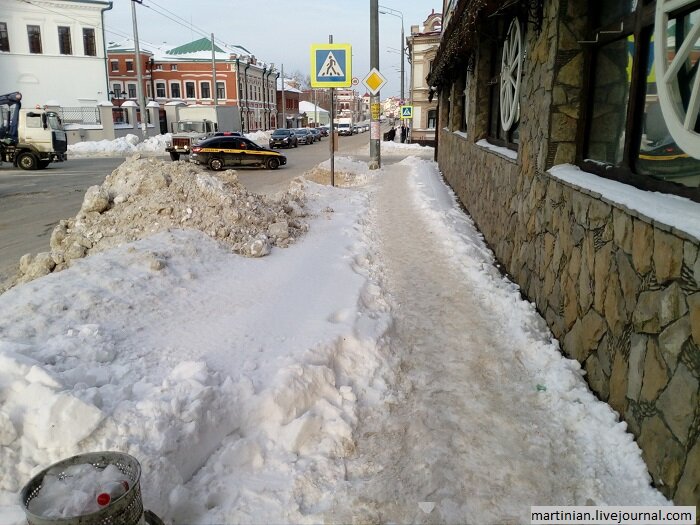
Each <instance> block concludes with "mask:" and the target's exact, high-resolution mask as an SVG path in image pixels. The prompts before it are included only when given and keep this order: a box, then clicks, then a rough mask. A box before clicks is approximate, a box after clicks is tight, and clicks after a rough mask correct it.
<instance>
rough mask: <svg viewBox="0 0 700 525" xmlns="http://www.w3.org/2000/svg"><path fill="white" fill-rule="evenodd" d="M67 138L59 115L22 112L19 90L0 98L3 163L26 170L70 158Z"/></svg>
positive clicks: (49, 112) (24, 110)
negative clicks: (68, 156) (67, 152)
mask: <svg viewBox="0 0 700 525" xmlns="http://www.w3.org/2000/svg"><path fill="white" fill-rule="evenodd" d="M67 150H68V139H67V137H66V132H65V131H64V130H63V126H62V125H61V118H60V117H59V115H58V113H56V112H55V111H51V110H46V109H40V108H36V109H22V94H21V93H20V92H18V91H15V92H12V93H7V94H6V95H0V162H9V163H11V164H12V165H13V166H17V167H20V168H21V169H23V170H36V169H44V168H45V167H47V166H48V165H49V164H50V163H51V162H53V161H59V162H60V161H64V160H66V159H67V156H66V151H67Z"/></svg>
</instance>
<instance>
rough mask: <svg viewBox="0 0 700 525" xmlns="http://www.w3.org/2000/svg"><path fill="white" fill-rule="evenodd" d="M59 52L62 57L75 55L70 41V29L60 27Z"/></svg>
mask: <svg viewBox="0 0 700 525" xmlns="http://www.w3.org/2000/svg"><path fill="white" fill-rule="evenodd" d="M58 51H59V53H61V54H62V55H72V54H73V48H72V46H71V41H70V27H64V26H59V27H58Z"/></svg>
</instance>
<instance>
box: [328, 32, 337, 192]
mask: <svg viewBox="0 0 700 525" xmlns="http://www.w3.org/2000/svg"><path fill="white" fill-rule="evenodd" d="M328 43H329V44H332V43H333V35H328ZM334 120H335V88H331V133H330V135H331V140H330V142H331V186H335V127H334V126H333V121H334Z"/></svg>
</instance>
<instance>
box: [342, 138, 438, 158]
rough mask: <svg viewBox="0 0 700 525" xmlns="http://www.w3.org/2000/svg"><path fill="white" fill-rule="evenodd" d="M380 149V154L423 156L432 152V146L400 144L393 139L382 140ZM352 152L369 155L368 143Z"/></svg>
mask: <svg viewBox="0 0 700 525" xmlns="http://www.w3.org/2000/svg"><path fill="white" fill-rule="evenodd" d="M380 151H381V154H382V155H387V156H392V157H393V156H400V157H405V156H407V155H419V156H423V155H425V154H426V153H428V152H429V153H430V154H432V152H433V151H434V148H431V147H430V146H421V145H420V144H402V143H401V142H396V139H395V140H394V141H389V140H382V141H381V145H380ZM353 153H354V154H355V155H369V143H368V144H365V145H363V146H362V147H360V148H358V149H357V150H355V151H353Z"/></svg>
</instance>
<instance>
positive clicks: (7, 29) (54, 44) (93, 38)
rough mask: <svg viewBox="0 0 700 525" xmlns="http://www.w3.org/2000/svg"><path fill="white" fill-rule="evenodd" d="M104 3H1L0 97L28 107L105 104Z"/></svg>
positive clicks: (37, 0) (44, 0)
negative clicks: (14, 97)
mask: <svg viewBox="0 0 700 525" xmlns="http://www.w3.org/2000/svg"><path fill="white" fill-rule="evenodd" d="M111 8H112V2H109V1H102V0H32V2H31V3H27V2H23V1H20V0H0V93H10V92H13V91H20V92H21V93H22V99H23V104H24V105H25V106H34V105H37V104H39V105H43V104H45V103H46V102H48V101H55V102H58V103H59V104H60V105H61V106H64V107H71V106H95V105H96V104H97V103H98V102H99V101H102V100H107V98H108V92H109V89H108V87H107V65H106V60H105V45H104V36H103V18H104V12H105V11H107V10H109V9H111Z"/></svg>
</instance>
